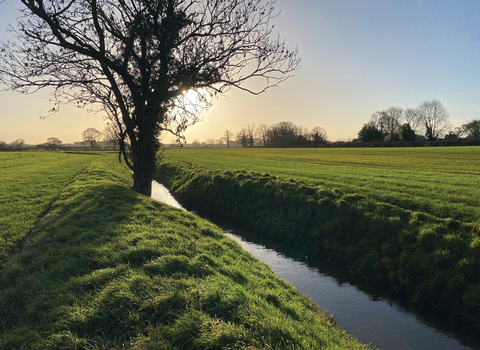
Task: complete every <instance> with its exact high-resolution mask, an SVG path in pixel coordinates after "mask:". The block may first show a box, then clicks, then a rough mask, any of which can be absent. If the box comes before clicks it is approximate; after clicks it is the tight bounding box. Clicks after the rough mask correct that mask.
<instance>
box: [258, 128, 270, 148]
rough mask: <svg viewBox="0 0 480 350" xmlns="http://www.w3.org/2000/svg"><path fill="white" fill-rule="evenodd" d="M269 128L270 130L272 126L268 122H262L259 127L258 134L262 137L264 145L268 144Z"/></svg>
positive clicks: (261, 140)
mask: <svg viewBox="0 0 480 350" xmlns="http://www.w3.org/2000/svg"><path fill="white" fill-rule="evenodd" d="M269 130H270V127H269V126H268V125H267V124H260V125H259V126H258V127H257V136H258V138H259V139H260V142H262V143H263V145H264V146H266V145H267V139H268V131H269Z"/></svg>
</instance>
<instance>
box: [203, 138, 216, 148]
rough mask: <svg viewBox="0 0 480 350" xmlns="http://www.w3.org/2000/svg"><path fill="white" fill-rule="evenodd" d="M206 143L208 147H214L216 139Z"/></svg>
mask: <svg viewBox="0 0 480 350" xmlns="http://www.w3.org/2000/svg"><path fill="white" fill-rule="evenodd" d="M205 143H206V144H207V145H208V146H213V145H214V144H215V140H214V139H208V140H207V141H205Z"/></svg>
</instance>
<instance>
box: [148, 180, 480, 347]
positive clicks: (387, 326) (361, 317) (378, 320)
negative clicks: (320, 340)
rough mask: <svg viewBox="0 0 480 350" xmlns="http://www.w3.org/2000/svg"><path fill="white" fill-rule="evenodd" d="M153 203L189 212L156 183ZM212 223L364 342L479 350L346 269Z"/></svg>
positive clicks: (458, 332)
mask: <svg viewBox="0 0 480 350" xmlns="http://www.w3.org/2000/svg"><path fill="white" fill-rule="evenodd" d="M152 198H154V199H156V200H159V201H162V202H165V203H167V204H170V205H172V206H175V207H177V208H181V209H184V208H183V207H182V206H181V205H180V204H179V203H178V202H177V201H176V200H175V198H173V196H172V195H171V194H170V193H169V191H168V189H166V188H165V187H164V186H162V185H161V184H159V183H157V182H154V183H153V185H152ZM207 219H209V220H210V221H211V222H213V223H214V224H216V225H218V226H220V227H221V228H222V230H223V232H224V233H225V234H226V235H228V236H229V237H231V238H233V239H234V240H236V241H237V242H239V243H240V244H241V245H242V247H243V248H244V249H245V250H247V251H248V252H249V253H250V254H252V255H253V256H255V257H256V258H258V259H259V260H262V261H264V262H265V263H267V264H268V265H270V267H271V268H272V269H273V271H275V273H276V274H277V275H278V276H280V277H282V278H283V279H285V280H287V281H288V282H290V283H291V284H293V285H294V286H296V287H297V289H298V290H299V291H300V292H302V293H304V294H306V295H308V296H309V297H310V298H311V299H312V300H314V301H315V302H316V303H317V304H318V305H319V306H320V308H322V309H324V310H326V311H327V312H328V313H329V314H333V315H334V317H335V320H336V321H337V326H339V327H342V328H343V329H345V330H346V331H347V332H348V333H349V334H351V335H353V336H354V337H356V338H358V339H359V340H360V341H361V342H363V343H371V344H372V345H373V346H375V347H377V348H379V349H385V350H388V349H395V350H396V349H411V350H414V349H415V350H416V349H418V350H420V349H422V350H425V349H435V350H456V349H480V335H479V336H474V335H470V334H468V333H466V332H464V331H463V330H462V329H461V328H459V327H456V326H455V325H452V324H451V323H449V322H447V321H445V320H443V319H441V318H438V317H435V316H432V315H429V314H428V313H424V312H420V311H418V310H415V309H414V308H412V307H411V306H409V305H408V304H407V303H406V302H404V301H403V300H401V299H396V298H392V297H389V296H386V295H385V294H383V293H382V292H381V291H379V290H378V289H377V288H375V287H374V286H372V285H371V284H369V283H368V282H366V281H364V280H362V279H361V278H359V277H358V276H355V275H353V274H351V273H349V272H348V271H347V270H345V269H344V268H341V267H338V266H335V265H331V264H328V263H325V262H321V261H318V260H316V259H315V258H314V257H307V256H305V255H304V254H302V253H301V252H300V251H298V250H295V249H292V248H291V247H288V246H285V245H282V244H279V243H278V242H275V241H272V240H269V239H267V238H265V237H263V236H261V235H258V234H256V233H255V232H252V231H250V230H245V229H243V228H241V227H236V226H234V225H231V224H229V223H227V222H224V221H220V220H217V219H212V218H207Z"/></svg>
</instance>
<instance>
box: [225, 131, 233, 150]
mask: <svg viewBox="0 0 480 350" xmlns="http://www.w3.org/2000/svg"><path fill="white" fill-rule="evenodd" d="M223 139H224V140H225V142H226V143H227V148H229V147H230V142H231V141H232V140H233V132H231V131H230V130H225V132H224V133H223Z"/></svg>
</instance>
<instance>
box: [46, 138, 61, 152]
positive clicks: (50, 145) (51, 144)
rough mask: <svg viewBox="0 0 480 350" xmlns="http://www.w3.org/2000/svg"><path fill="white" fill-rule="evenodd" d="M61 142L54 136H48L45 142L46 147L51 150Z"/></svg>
mask: <svg viewBox="0 0 480 350" xmlns="http://www.w3.org/2000/svg"><path fill="white" fill-rule="evenodd" d="M61 144H62V141H60V140H59V139H58V138H56V137H49V138H48V139H47V142H46V145H47V147H48V148H50V149H52V150H56V149H57V148H58V147H59V146H60V145H61Z"/></svg>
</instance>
